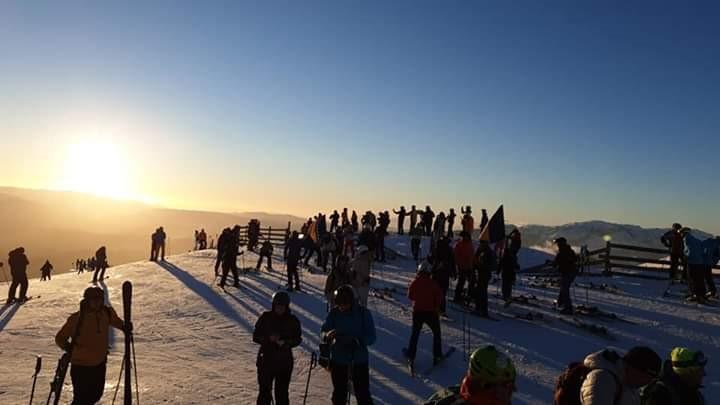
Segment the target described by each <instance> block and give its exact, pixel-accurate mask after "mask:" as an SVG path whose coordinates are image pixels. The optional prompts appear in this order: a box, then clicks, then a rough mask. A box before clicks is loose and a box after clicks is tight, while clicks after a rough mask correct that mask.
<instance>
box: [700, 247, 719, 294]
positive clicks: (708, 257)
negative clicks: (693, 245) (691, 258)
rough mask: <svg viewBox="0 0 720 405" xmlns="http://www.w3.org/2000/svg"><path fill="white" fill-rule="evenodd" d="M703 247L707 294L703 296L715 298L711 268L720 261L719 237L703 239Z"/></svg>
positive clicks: (715, 289) (715, 288) (715, 291)
mask: <svg viewBox="0 0 720 405" xmlns="http://www.w3.org/2000/svg"><path fill="white" fill-rule="evenodd" d="M703 247H704V248H705V284H707V286H706V287H707V294H705V296H706V297H708V298H717V296H718V295H717V287H715V280H713V273H712V271H713V266H715V265H716V264H717V263H718V261H720V236H716V237H714V238H708V239H705V240H704V241H703Z"/></svg>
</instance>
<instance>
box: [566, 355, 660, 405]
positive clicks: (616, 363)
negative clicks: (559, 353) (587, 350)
mask: <svg viewBox="0 0 720 405" xmlns="http://www.w3.org/2000/svg"><path fill="white" fill-rule="evenodd" d="M661 365H662V360H661V359H660V356H658V355H657V353H655V352H654V351H653V350H652V349H650V348H648V347H644V346H637V347H633V348H632V349H630V350H629V351H628V352H627V353H625V355H624V356H620V355H619V354H618V353H616V352H615V351H613V350H610V349H604V350H601V351H598V352H595V353H592V354H590V355H588V356H587V357H585V359H584V360H583V363H582V367H583V368H581V369H579V370H576V371H575V370H573V369H572V368H570V369H569V370H568V371H567V372H566V373H568V374H569V373H573V372H582V373H584V374H585V377H584V379H580V381H581V382H582V383H581V386H580V403H581V404H582V405H604V404H618V405H635V404H637V405H639V404H640V395H639V389H640V388H641V387H644V386H646V385H648V384H649V383H651V382H652V381H653V380H654V379H656V378H657V377H658V376H659V375H660V368H661ZM571 370H573V371H571ZM568 388H569V387H565V388H564V389H565V390H567V392H573V391H574V390H572V389H568ZM557 394H558V393H557V392H556V395H557Z"/></svg>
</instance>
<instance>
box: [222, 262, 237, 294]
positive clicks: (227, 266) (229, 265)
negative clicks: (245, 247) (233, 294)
mask: <svg viewBox="0 0 720 405" xmlns="http://www.w3.org/2000/svg"><path fill="white" fill-rule="evenodd" d="M230 271H232V275H233V279H234V280H235V285H240V277H238V268H237V257H235V258H225V259H223V261H222V277H220V287H225V281H227V277H228V272H230Z"/></svg>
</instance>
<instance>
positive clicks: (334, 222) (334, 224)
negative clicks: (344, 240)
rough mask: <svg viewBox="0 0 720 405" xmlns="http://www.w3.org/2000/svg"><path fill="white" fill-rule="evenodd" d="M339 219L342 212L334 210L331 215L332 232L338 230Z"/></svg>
mask: <svg viewBox="0 0 720 405" xmlns="http://www.w3.org/2000/svg"><path fill="white" fill-rule="evenodd" d="M339 219H340V214H338V212H337V210H334V211H333V213H332V215H330V233H332V232H335V231H336V230H337V228H338V220H339Z"/></svg>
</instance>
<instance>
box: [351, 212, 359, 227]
mask: <svg viewBox="0 0 720 405" xmlns="http://www.w3.org/2000/svg"><path fill="white" fill-rule="evenodd" d="M350 225H352V231H353V232H357V231H359V230H360V226H359V225H358V215H357V212H355V210H353V212H352V215H351V216H350Z"/></svg>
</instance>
